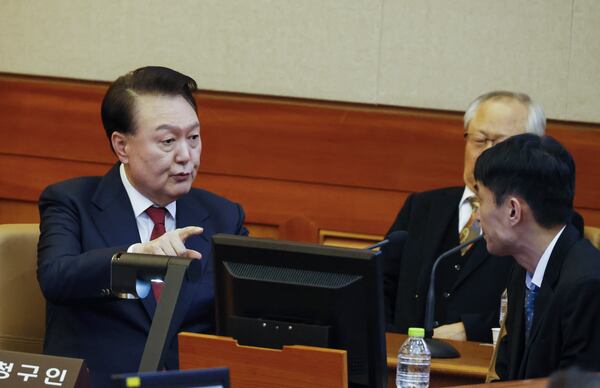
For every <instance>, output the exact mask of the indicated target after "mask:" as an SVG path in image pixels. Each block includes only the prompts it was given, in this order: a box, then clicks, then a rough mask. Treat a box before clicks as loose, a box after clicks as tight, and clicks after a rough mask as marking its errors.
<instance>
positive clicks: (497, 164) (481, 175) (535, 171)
mask: <svg viewBox="0 0 600 388" xmlns="http://www.w3.org/2000/svg"><path fill="white" fill-rule="evenodd" d="M475 180H477V181H478V182H481V183H482V184H483V185H484V186H485V187H487V188H488V189H489V190H490V191H491V192H492V193H493V194H494V200H495V202H496V205H500V204H502V203H503V202H504V200H505V199H506V197H507V196H508V195H518V196H520V197H521V198H523V199H524V200H525V202H527V204H528V205H529V207H530V208H531V209H532V211H533V217H534V218H535V220H536V222H537V223H538V224H539V225H541V226H543V227H545V228H550V227H552V226H556V225H559V224H565V223H567V222H568V220H569V218H570V216H571V213H572V211H573V196H574V194H575V162H574V161H573V157H572V156H571V154H569V152H568V151H567V150H566V149H565V148H564V147H563V146H562V145H561V144H560V143H559V142H558V141H556V140H555V139H553V138H552V137H550V136H541V137H540V136H537V135H532V134H522V135H516V136H512V137H509V138H508V139H506V140H505V141H503V142H501V143H498V144H496V145H495V146H493V147H492V148H490V149H488V150H486V151H484V152H483V153H482V154H481V155H480V156H479V158H478V159H477V162H476V163H475Z"/></svg>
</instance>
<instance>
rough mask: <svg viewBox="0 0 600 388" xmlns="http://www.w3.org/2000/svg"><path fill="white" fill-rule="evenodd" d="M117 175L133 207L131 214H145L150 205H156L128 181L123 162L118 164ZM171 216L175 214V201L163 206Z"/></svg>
mask: <svg viewBox="0 0 600 388" xmlns="http://www.w3.org/2000/svg"><path fill="white" fill-rule="evenodd" d="M119 175H120V176H121V182H123V186H125V191H127V196H128V197H129V201H130V202H131V207H133V214H134V215H135V217H136V218H137V217H139V216H140V215H142V214H145V211H146V209H148V208H149V207H150V206H156V205H155V204H154V203H153V202H152V201H151V200H149V199H148V198H146V197H145V196H144V195H142V193H140V192H139V191H137V189H136V188H135V187H133V185H132V184H131V182H129V178H128V177H127V173H125V166H124V165H123V163H121V165H120V166H119ZM165 208H166V209H167V211H168V212H169V214H170V215H171V217H173V219H175V214H176V211H177V203H176V201H173V202H171V203H170V204H168V205H167V206H165Z"/></svg>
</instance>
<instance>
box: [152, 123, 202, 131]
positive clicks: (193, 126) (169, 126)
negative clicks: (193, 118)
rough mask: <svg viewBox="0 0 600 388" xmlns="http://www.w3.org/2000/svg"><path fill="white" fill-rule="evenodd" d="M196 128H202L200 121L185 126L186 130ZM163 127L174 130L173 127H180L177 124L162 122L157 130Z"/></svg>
mask: <svg viewBox="0 0 600 388" xmlns="http://www.w3.org/2000/svg"><path fill="white" fill-rule="evenodd" d="M196 128H200V123H199V122H197V123H194V124H191V125H188V126H187V127H183V129H184V130H191V129H196ZM161 129H166V130H173V129H180V127H179V126H177V125H171V124H161V125H159V126H158V127H156V129H155V130H156V131H159V130H161Z"/></svg>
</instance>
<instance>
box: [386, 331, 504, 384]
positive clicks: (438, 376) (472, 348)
mask: <svg viewBox="0 0 600 388" xmlns="http://www.w3.org/2000/svg"><path fill="white" fill-rule="evenodd" d="M385 337H386V345H387V365H388V386H389V387H395V386H396V385H395V379H396V362H397V357H398V349H399V348H400V345H402V343H403V342H404V341H405V340H406V337H407V336H406V335H405V334H396V333H386V335H385ZM448 342H449V343H451V344H452V345H454V347H456V349H457V350H458V352H459V353H460V354H461V357H460V358H447V359H439V358H438V359H433V360H431V379H430V382H429V386H430V387H447V386H453V385H462V384H480V383H483V382H485V376H486V374H487V371H488V367H489V364H490V360H491V358H492V352H493V347H492V345H488V344H480V343H479V342H459V341H448Z"/></svg>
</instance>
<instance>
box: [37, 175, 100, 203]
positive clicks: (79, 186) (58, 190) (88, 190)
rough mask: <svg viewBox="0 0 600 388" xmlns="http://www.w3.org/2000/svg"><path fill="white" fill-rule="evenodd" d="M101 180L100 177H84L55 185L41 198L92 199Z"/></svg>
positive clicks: (50, 186) (46, 189) (47, 188)
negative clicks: (86, 197)
mask: <svg viewBox="0 0 600 388" xmlns="http://www.w3.org/2000/svg"><path fill="white" fill-rule="evenodd" d="M101 179H102V177H100V176H84V177H77V178H72V179H67V180H65V181H61V182H57V183H53V184H51V185H49V186H48V187H46V188H45V189H44V191H43V192H42V194H41V198H44V197H48V196H56V195H59V196H74V197H81V196H89V197H91V196H92V194H93V192H94V191H95V190H96V187H97V186H98V183H99V182H100V180H101Z"/></svg>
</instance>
